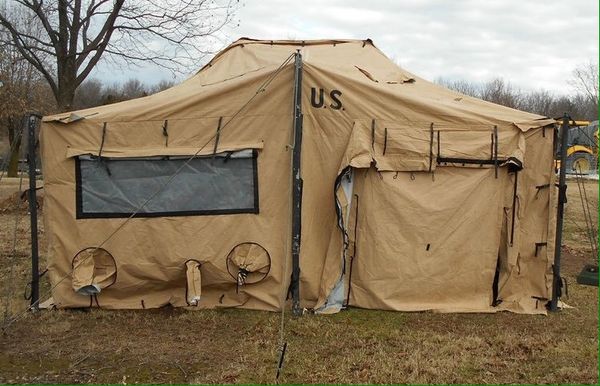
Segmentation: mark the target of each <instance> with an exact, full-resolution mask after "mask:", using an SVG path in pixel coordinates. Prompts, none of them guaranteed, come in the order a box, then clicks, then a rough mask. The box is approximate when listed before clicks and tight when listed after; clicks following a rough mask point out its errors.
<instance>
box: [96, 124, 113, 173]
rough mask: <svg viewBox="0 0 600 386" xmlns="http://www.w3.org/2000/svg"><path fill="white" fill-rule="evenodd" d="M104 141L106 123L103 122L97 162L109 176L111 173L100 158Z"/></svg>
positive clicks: (102, 158)
mask: <svg viewBox="0 0 600 386" xmlns="http://www.w3.org/2000/svg"><path fill="white" fill-rule="evenodd" d="M105 141H106V122H104V125H103V126H102V140H101V141H100V150H98V162H100V164H102V166H104V168H105V169H106V173H107V174H108V175H109V176H111V175H112V173H111V172H110V169H109V168H108V164H107V163H106V161H105V159H104V157H102V150H103V149H104V142H105Z"/></svg>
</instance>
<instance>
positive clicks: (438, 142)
mask: <svg viewBox="0 0 600 386" xmlns="http://www.w3.org/2000/svg"><path fill="white" fill-rule="evenodd" d="M437 158H442V150H441V145H440V131H439V130H438V131H437Z"/></svg>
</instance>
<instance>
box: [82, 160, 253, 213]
mask: <svg viewBox="0 0 600 386" xmlns="http://www.w3.org/2000/svg"><path fill="white" fill-rule="evenodd" d="M244 150H252V156H251V158H252V174H253V175H252V181H253V194H254V205H253V207H251V208H234V209H202V210H186V211H162V212H147V213H146V212H138V213H136V214H135V215H134V216H131V215H132V214H133V212H101V213H99V212H84V210H83V187H82V176H81V159H80V156H77V157H74V158H75V218H76V219H78V220H79V219H99V218H129V217H135V218H153V217H180V216H213V215H228V214H259V213H260V210H259V189H258V150H257V149H239V150H236V151H227V152H223V153H220V154H219V153H218V154H217V155H219V156H223V154H229V155H230V154H233V153H236V152H238V151H244ZM88 156H91V157H92V161H97V162H102V159H107V160H111V161H115V160H121V161H123V162H126V161H127V160H133V159H135V160H144V159H147V160H151V159H152V158H156V156H147V157H101V159H98V157H97V156H94V155H89V154H88ZM159 157H161V158H162V159H161V160H160V161H169V160H170V157H169V156H159ZM212 157H213V155H208V156H205V155H203V156H196V157H194V159H210V158H212ZM173 158H176V159H181V156H176V157H175V156H174V157H173ZM85 162H87V161H85Z"/></svg>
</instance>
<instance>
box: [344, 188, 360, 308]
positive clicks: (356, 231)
mask: <svg viewBox="0 0 600 386" xmlns="http://www.w3.org/2000/svg"><path fill="white" fill-rule="evenodd" d="M354 197H356V212H355V214H354V245H353V246H352V257H351V258H350V269H349V272H348V294H347V295H346V307H348V304H350V291H351V290H352V267H353V265H354V258H355V257H356V249H357V248H356V245H357V244H358V239H357V236H358V194H355V195H354Z"/></svg>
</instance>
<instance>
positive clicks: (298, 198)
mask: <svg viewBox="0 0 600 386" xmlns="http://www.w3.org/2000/svg"><path fill="white" fill-rule="evenodd" d="M301 154H302V55H301V54H300V50H298V51H297V52H296V55H295V61H294V148H293V155H292V283H291V284H292V285H291V290H292V313H293V314H294V315H296V316H299V315H301V314H302V310H301V309H300V232H301V221H302V209H301V208H302V177H301V176H300V161H301Z"/></svg>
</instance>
